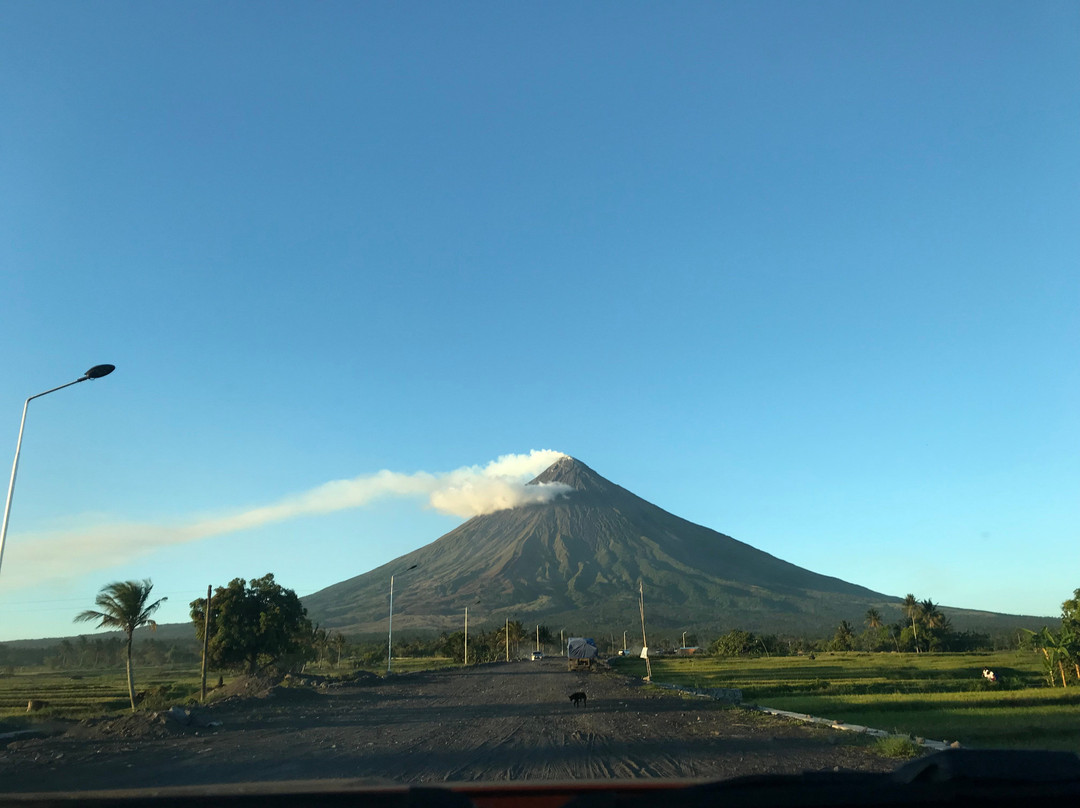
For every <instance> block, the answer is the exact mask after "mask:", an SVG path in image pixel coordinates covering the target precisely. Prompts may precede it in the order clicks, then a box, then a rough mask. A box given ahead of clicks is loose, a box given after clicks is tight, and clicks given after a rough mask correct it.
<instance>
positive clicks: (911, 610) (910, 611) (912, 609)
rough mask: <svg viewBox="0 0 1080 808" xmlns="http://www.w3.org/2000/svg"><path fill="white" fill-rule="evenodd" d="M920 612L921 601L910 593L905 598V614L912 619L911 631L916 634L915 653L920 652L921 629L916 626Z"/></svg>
mask: <svg viewBox="0 0 1080 808" xmlns="http://www.w3.org/2000/svg"><path fill="white" fill-rule="evenodd" d="M918 613H919V601H917V600H916V599H915V596H914V595H912V594H911V593H908V596H907V597H906V598H904V614H906V615H907V616H908V617H909V618H910V619H911V633H912V634H914V635H915V653H916V654H917V653H919V630H918V629H917V628H915V616H916V615H917V614H918Z"/></svg>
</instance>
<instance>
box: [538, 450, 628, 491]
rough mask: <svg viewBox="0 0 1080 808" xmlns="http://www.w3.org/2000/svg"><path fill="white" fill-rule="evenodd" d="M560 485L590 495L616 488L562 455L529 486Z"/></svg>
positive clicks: (574, 459)
mask: <svg viewBox="0 0 1080 808" xmlns="http://www.w3.org/2000/svg"><path fill="white" fill-rule="evenodd" d="M551 483H561V484H562V485H568V486H570V487H571V488H574V489H577V490H578V491H587V492H589V493H591V494H601V493H605V492H609V491H611V490H612V489H615V488H618V486H616V485H615V484H614V483H612V482H609V481H608V480H605V479H604V478H603V477H601V476H600V475H599V474H597V473H596V472H595V471H593V470H592V469H591V468H589V467H588V466H586V465H585V464H584V463H582V462H581V461H580V460H577V459H576V458H573V457H570V455H563V456H562V457H560V458H559V459H558V460H556V461H555V462H554V463H552V464H551V465H550V466H548V467H547V469H545V470H544V471H543V472H541V473H540V475H539V476H538V477H536V479H534V480H533V481H532V482H530V483H529V485H545V484H551Z"/></svg>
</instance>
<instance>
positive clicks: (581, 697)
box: [570, 690, 589, 707]
mask: <svg viewBox="0 0 1080 808" xmlns="http://www.w3.org/2000/svg"><path fill="white" fill-rule="evenodd" d="M570 701H572V702H574V706H575V707H577V706H578V703H580V704H581V706H583V707H588V706H589V697H588V696H586V695H585V694H584V693H582V692H581V691H580V690H579V691H578V692H577V693H571V694H570Z"/></svg>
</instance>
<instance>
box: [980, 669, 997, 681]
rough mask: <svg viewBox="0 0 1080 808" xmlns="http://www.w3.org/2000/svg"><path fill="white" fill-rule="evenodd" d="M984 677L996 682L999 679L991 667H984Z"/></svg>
mask: <svg viewBox="0 0 1080 808" xmlns="http://www.w3.org/2000/svg"><path fill="white" fill-rule="evenodd" d="M983 679H985V680H986V681H988V682H996V681H997V674H996V673H994V672H993V671H992V670H990V669H989V668H983Z"/></svg>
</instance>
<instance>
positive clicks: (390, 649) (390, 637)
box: [386, 564, 420, 676]
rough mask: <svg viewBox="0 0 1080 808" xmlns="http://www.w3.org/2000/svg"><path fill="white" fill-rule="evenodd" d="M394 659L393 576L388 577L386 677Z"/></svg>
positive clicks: (415, 565)
mask: <svg viewBox="0 0 1080 808" xmlns="http://www.w3.org/2000/svg"><path fill="white" fill-rule="evenodd" d="M419 566H420V565H419V564H413V565H412V566H411V567H408V568H407V569H406V570H405V572H408V571H409V570H414V569H416V568H417V567H419ZM393 658H394V576H393V575H391V576H390V630H389V631H388V632H387V635H386V675H387V676H389V675H390V660H391V659H393Z"/></svg>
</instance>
